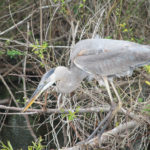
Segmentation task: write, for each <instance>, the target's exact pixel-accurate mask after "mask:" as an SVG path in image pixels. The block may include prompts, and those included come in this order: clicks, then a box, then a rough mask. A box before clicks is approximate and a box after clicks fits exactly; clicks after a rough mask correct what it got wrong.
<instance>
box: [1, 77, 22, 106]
mask: <svg viewBox="0 0 150 150" xmlns="http://www.w3.org/2000/svg"><path fill="white" fill-rule="evenodd" d="M0 79H1V80H2V82H3V84H4V85H5V87H6V88H7V90H8V92H9V94H10V96H11V97H12V100H13V101H14V103H15V105H16V106H17V107H19V105H18V103H17V101H16V99H15V97H14V95H13V93H12V92H11V90H10V88H9V86H8V85H7V83H6V82H5V80H4V78H3V76H2V75H1V74H0Z"/></svg>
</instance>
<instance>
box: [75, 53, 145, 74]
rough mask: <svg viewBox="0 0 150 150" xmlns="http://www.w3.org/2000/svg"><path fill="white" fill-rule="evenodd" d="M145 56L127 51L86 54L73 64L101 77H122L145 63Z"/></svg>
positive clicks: (76, 59) (77, 58)
mask: <svg viewBox="0 0 150 150" xmlns="http://www.w3.org/2000/svg"><path fill="white" fill-rule="evenodd" d="M145 58H146V55H145V56H143V55H137V54H136V53H135V52H131V51H130V53H128V52H127V51H121V52H118V51H116V52H115V51H108V52H101V53H99V54H96V55H95V54H94V53H93V54H92V53H91V52H90V53H88V52H87V53H86V54H84V55H80V56H77V57H76V58H75V59H74V64H75V65H76V66H77V67H79V68H80V69H82V70H84V71H86V72H88V73H91V74H94V75H101V76H114V75H115V76H123V75H129V74H130V72H131V71H132V70H133V69H134V68H135V67H138V66H142V65H143V64H145V63H146V62H147V61H146V60H145Z"/></svg>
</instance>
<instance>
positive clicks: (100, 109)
mask: <svg viewBox="0 0 150 150" xmlns="http://www.w3.org/2000/svg"><path fill="white" fill-rule="evenodd" d="M0 109H5V110H13V111H19V113H11V114H18V115H20V114H37V113H47V114H50V113H56V114H66V113H69V112H70V111H71V112H75V109H65V110H63V109H47V110H46V111H44V110H41V109H28V110H27V111H26V112H25V113H20V112H21V111H22V110H23V108H17V107H8V106H4V105H0ZM109 110H110V107H109V106H108V107H91V108H86V109H85V108H79V109H78V113H89V112H96V113H99V112H108V111H109ZM1 114H3V113H1ZM8 114H9V113H8Z"/></svg>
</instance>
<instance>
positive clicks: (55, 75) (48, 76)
mask: <svg viewBox="0 0 150 150" xmlns="http://www.w3.org/2000/svg"><path fill="white" fill-rule="evenodd" d="M66 69H67V68H66V67H61V66H60V67H57V68H52V69H51V70H49V71H48V72H46V73H45V74H44V75H43V77H42V79H41V81H40V83H39V85H38V87H37V89H36V90H35V91H34V93H33V94H32V96H31V98H30V99H29V101H28V103H27V104H26V106H25V108H24V109H23V112H25V111H26V110H27V109H28V108H29V107H30V106H31V105H32V104H33V102H34V101H35V100H36V99H37V98H38V97H39V96H40V95H41V93H42V92H44V91H45V90H46V89H48V88H49V87H50V86H53V84H54V83H55V82H57V81H58V80H61V78H62V77H63V73H64V72H65V71H66Z"/></svg>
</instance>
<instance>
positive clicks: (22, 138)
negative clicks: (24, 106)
mask: <svg viewBox="0 0 150 150" xmlns="http://www.w3.org/2000/svg"><path fill="white" fill-rule="evenodd" d="M26 126H27V124H26V120H25V118H24V117H23V116H19V115H12V116H8V117H7V119H6V121H5V124H4V127H3V129H2V131H1V132H0V139H1V141H3V142H4V143H5V144H6V143H7V141H10V143H11V145H12V146H13V148H14V150H17V149H21V148H22V150H27V147H28V146H29V145H32V141H34V139H33V137H32V136H31V134H30V132H29V130H28V128H26Z"/></svg>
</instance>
